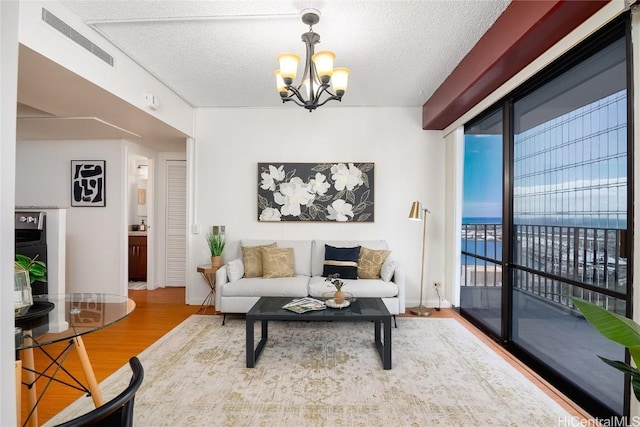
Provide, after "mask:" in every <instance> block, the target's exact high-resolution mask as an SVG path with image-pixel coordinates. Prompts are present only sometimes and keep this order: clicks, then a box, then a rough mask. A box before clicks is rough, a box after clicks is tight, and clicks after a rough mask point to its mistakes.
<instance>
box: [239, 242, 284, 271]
mask: <svg viewBox="0 0 640 427" xmlns="http://www.w3.org/2000/svg"><path fill="white" fill-rule="evenodd" d="M263 247H268V248H274V247H276V243H275V242H273V243H271V244H269V245H261V246H241V249H242V264H243V265H244V277H262V251H261V249H262V248H263Z"/></svg>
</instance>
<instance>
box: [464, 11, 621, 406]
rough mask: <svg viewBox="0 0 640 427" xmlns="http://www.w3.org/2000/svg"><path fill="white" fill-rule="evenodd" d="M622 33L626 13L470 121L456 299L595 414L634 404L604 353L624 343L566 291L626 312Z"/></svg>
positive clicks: (616, 353) (614, 355)
mask: <svg viewBox="0 0 640 427" xmlns="http://www.w3.org/2000/svg"><path fill="white" fill-rule="evenodd" d="M628 43H629V42H628V22H627V20H622V19H621V20H619V21H618V22H616V23H613V24H611V25H610V26H609V27H607V28H605V29H604V30H603V32H602V33H601V34H600V35H598V36H596V37H594V38H593V39H591V40H590V41H587V42H585V43H584V44H583V45H582V46H579V47H578V48H576V49H575V51H574V52H571V53H570V54H569V55H567V56H566V57H565V58H563V59H561V60H560V61H559V62H557V63H555V64H552V65H551V66H550V67H549V68H548V69H547V70H545V71H543V72H542V73H541V75H539V76H536V77H535V78H533V79H532V80H531V81H530V82H528V83H527V84H526V85H524V86H523V87H522V88H519V89H518V90H516V91H514V92H513V93H512V94H511V96H509V97H507V98H506V99H505V100H504V101H502V102H500V103H498V104H497V105H496V106H494V107H492V109H490V110H489V111H488V112H487V113H486V114H483V115H482V116H481V117H479V118H477V119H476V120H475V121H474V122H472V123H469V124H468V125H467V126H466V127H465V164H464V193H463V212H464V217H465V218H464V220H463V224H462V239H463V241H462V254H461V257H462V269H461V278H460V280H461V291H460V311H461V313H462V314H463V315H465V316H466V317H468V318H469V319H471V320H472V321H474V322H475V323H476V324H477V325H478V326H480V327H481V328H483V329H484V330H486V331H488V333H489V334H490V335H493V336H494V337H495V338H496V339H499V340H500V341H502V342H503V343H505V345H506V346H507V347H508V348H510V349H511V350H512V351H513V352H514V353H515V354H516V355H518V356H520V357H521V358H522V359H523V360H525V361H526V362H527V363H528V364H530V365H531V366H532V367H534V368H535V369H536V370H538V372H539V373H541V374H542V375H544V376H545V377H546V378H547V379H548V380H550V381H551V382H552V383H553V384H554V385H556V386H557V387H559V388H560V389H561V390H562V391H563V392H565V393H567V394H568V395H569V396H570V397H572V398H573V399H574V400H576V401H577V402H578V403H580V404H582V405H583V406H585V407H587V408H586V409H588V410H589V411H590V412H591V413H592V414H594V415H599V416H611V415H624V414H628V401H629V400H628V391H627V390H628V387H626V385H625V384H626V380H625V377H624V375H623V374H621V373H620V372H619V371H617V370H615V369H613V368H611V367H610V366H608V365H606V364H605V363H603V362H602V361H601V360H600V359H599V358H598V356H603V357H606V358H609V359H613V360H625V357H626V354H625V349H624V347H622V346H620V345H618V344H615V343H612V342H611V341H608V340H606V339H604V338H603V337H602V336H601V335H600V334H599V333H598V332H597V331H595V329H593V327H591V325H589V324H588V322H586V320H585V319H584V318H583V317H582V316H581V314H580V312H579V311H578V310H577V309H576V308H575V306H574V305H573V304H572V301H571V298H572V297H578V298H582V299H585V300H588V301H591V302H593V303H596V304H598V305H600V306H601V307H604V308H605V309H607V310H610V311H612V312H615V313H618V314H621V315H623V316H630V315H631V283H629V280H628V278H629V277H630V274H629V264H630V260H631V259H632V258H631V249H632V240H631V238H630V236H631V235H632V233H631V231H632V229H631V221H630V220H629V219H630V218H631V212H632V204H631V203H630V200H631V196H630V195H631V194H632V191H631V188H630V179H629V177H630V176H631V173H630V171H631V164H632V163H631V161H630V159H631V156H630V153H631V151H632V147H633V143H632V140H631V137H630V135H631V129H630V123H629V120H628V118H629V117H632V115H631V114H630V111H631V108H630V107H629V104H630V103H629V100H628V96H627V93H628V87H627V81H629V80H630V77H629V74H630V71H629V66H628V63H629V60H628ZM478 164H481V165H482V166H481V167H478V166H477V165H478ZM496 170H499V173H496ZM505 206H506V207H507V208H506V209H504V207H505ZM482 208H484V209H489V208H491V209H492V210H491V211H489V210H486V211H482ZM482 212H492V213H491V214H490V215H489V214H486V215H485V214H484V213H482ZM502 212H504V214H502Z"/></svg>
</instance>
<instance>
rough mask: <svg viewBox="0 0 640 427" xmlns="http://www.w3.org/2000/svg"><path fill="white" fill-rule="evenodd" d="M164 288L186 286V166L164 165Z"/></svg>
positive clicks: (175, 162) (177, 162)
mask: <svg viewBox="0 0 640 427" xmlns="http://www.w3.org/2000/svg"><path fill="white" fill-rule="evenodd" d="M166 184H167V187H166V188H167V215H166V218H167V226H166V228H165V230H166V242H167V245H166V260H167V261H166V278H167V283H166V285H167V286H185V285H186V283H187V162H186V161H185V160H168V161H167V183H166Z"/></svg>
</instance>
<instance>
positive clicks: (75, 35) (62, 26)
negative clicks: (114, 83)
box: [42, 7, 113, 67]
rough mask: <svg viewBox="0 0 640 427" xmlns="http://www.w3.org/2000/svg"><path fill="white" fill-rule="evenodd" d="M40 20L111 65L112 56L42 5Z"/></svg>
mask: <svg viewBox="0 0 640 427" xmlns="http://www.w3.org/2000/svg"><path fill="white" fill-rule="evenodd" d="M42 20H43V21H44V22H46V23H47V24H49V25H51V26H52V27H53V28H55V29H56V30H58V31H60V32H61V33H62V34H63V35H65V36H66V37H68V38H70V39H71V40H73V41H74V42H75V43H77V44H79V45H80V46H82V47H83V48H85V49H86V50H88V51H89V52H91V53H92V54H94V55H95V56H97V57H98V58H100V59H101V60H103V61H104V62H106V63H107V64H109V65H110V66H112V67H113V56H111V55H109V54H108V53H107V52H105V51H104V50H102V49H100V48H99V47H98V46H96V45H95V44H93V42H92V41H91V40H89V39H88V38H86V37H85V36H83V35H82V34H80V33H79V32H77V31H76V30H74V29H73V28H71V27H70V26H69V24H67V23H66V22H64V21H63V20H62V19H60V18H58V17H57V16H55V15H54V14H53V13H51V12H49V11H48V10H47V9H45V8H44V7H43V8H42Z"/></svg>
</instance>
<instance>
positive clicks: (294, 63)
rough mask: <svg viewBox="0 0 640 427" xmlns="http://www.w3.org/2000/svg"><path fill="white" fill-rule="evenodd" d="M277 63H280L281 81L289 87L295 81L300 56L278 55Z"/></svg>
mask: <svg viewBox="0 0 640 427" xmlns="http://www.w3.org/2000/svg"><path fill="white" fill-rule="evenodd" d="M278 62H279V63H280V75H281V76H282V79H283V81H284V82H285V83H286V84H287V85H290V84H292V83H293V81H294V80H295V79H296V74H297V73H298V62H300V56H298V55H296V54H295V53H281V54H280V55H278Z"/></svg>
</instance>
